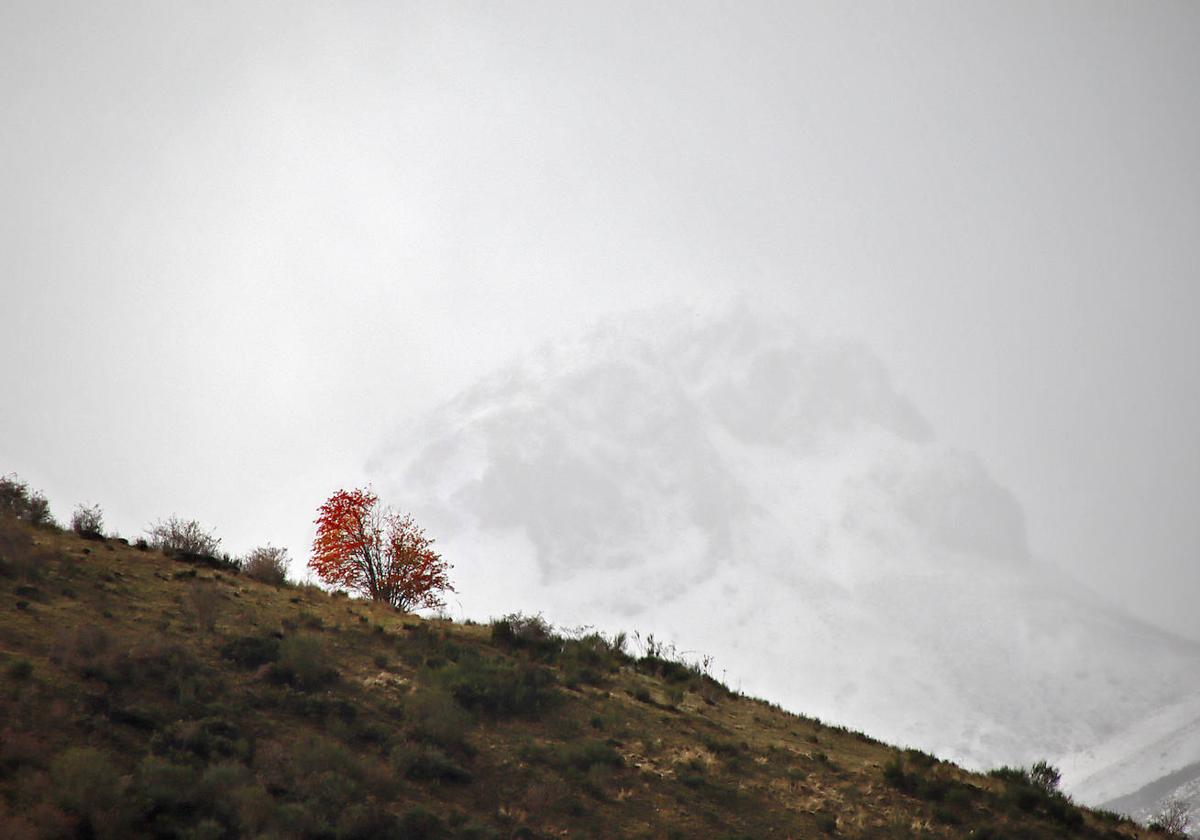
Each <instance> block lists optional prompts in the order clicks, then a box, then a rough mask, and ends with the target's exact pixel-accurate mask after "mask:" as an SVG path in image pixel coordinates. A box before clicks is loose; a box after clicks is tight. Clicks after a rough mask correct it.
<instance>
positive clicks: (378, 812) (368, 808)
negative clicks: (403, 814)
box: [337, 803, 407, 840]
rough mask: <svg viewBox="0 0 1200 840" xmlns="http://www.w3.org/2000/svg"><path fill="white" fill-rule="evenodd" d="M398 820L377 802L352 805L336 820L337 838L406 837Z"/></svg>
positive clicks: (380, 839) (379, 839) (376, 839)
mask: <svg viewBox="0 0 1200 840" xmlns="http://www.w3.org/2000/svg"><path fill="white" fill-rule="evenodd" d="M406 836H407V835H406V834H404V833H403V829H402V828H401V825H400V820H399V819H398V818H397V817H396V816H395V815H394V814H391V813H389V812H388V811H386V810H385V809H384V808H383V807H382V806H381V805H379V804H377V803H359V804H357V805H352V806H350V808H348V809H347V810H346V812H345V813H344V814H343V815H342V817H341V819H339V820H338V824H337V838H338V840H393V838H397V837H406Z"/></svg>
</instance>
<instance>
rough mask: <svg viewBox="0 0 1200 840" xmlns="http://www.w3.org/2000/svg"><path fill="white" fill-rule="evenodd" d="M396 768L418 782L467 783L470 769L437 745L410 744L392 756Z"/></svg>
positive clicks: (469, 778)
mask: <svg viewBox="0 0 1200 840" xmlns="http://www.w3.org/2000/svg"><path fill="white" fill-rule="evenodd" d="M393 764H394V765H395V767H396V769H397V770H398V771H399V772H400V773H401V774H402V775H403V776H404V777H405V778H406V779H412V780H414V781H420V782H447V783H450V784H469V783H470V782H471V781H472V778H473V777H472V775H471V771H470V770H467V769H466V768H465V767H463V766H462V765H460V764H459V763H458V762H456V761H454V760H453V759H451V758H450V757H449V756H448V755H446V754H445V753H444V752H442V751H441V750H439V749H438V748H437V747H432V746H428V745H424V744H416V745H410V746H409V747H407V748H405V749H403V750H400V751H398V752H397V753H396V755H395V756H394V757H393Z"/></svg>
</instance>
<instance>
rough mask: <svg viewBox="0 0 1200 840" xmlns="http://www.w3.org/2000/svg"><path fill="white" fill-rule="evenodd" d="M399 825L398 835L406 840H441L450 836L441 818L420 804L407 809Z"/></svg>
mask: <svg viewBox="0 0 1200 840" xmlns="http://www.w3.org/2000/svg"><path fill="white" fill-rule="evenodd" d="M399 826H400V833H399V835H398V836H399V837H403V838H405V840H441V838H445V837H449V836H450V835H449V832H448V831H447V829H446V825H445V823H443V822H442V820H441V818H440V817H438V815H437V814H435V813H433V812H432V811H429V810H428V809H426V808H423V807H422V806H420V805H417V806H416V807H414V808H410V809H409V810H408V811H405V812H404V814H402V815H401V816H400V820H399Z"/></svg>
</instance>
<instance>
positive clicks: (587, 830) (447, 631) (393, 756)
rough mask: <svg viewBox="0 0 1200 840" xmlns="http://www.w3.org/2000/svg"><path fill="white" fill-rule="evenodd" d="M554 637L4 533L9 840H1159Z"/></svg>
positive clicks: (1021, 781) (191, 564)
mask: <svg viewBox="0 0 1200 840" xmlns="http://www.w3.org/2000/svg"><path fill="white" fill-rule="evenodd" d="M547 631H548V628H546V627H545V626H544V625H542V624H541V623H540V622H538V621H537V620H528V619H514V620H507V621H498V622H494V623H492V624H490V625H477V624H470V623H468V624H465V625H464V624H455V623H451V622H447V621H430V620H422V619H419V618H417V617H415V616H411V615H403V614H400V613H397V612H395V611H393V610H390V609H388V608H385V607H381V606H379V605H375V604H372V603H367V602H363V601H359V600H352V599H348V598H346V597H345V596H338V595H330V594H327V593H325V592H323V591H321V590H319V589H317V588H313V587H299V588H297V587H289V586H270V585H267V584H262V583H258V582H256V581H253V580H250V579H248V578H246V577H245V576H241V575H238V574H236V573H235V571H234V570H233V569H231V568H228V567H221V564H220V563H211V562H208V561H205V560H203V559H202V558H197V557H191V558H181V557H168V556H165V555H164V554H162V553H160V552H156V551H152V550H148V549H144V548H143V549H139V548H137V547H135V546H130V545H128V544H126V543H125V542H124V541H121V540H114V539H107V540H105V539H99V538H93V539H83V538H81V537H79V536H77V535H75V534H74V533H71V532H64V531H59V530H57V529H54V528H51V527H45V526H43V527H35V526H32V525H30V524H28V523H26V522H21V521H17V520H15V519H13V518H12V517H11V516H9V517H3V516H0V837H3V838H25V837H114V838H116V837H132V836H159V837H196V838H222V837H260V836H262V837H281V838H282V837H298V838H299V837H339V838H340V837H345V838H360V837H361V838H369V837H381V838H382V837H412V838H424V837H430V838H434V837H445V838H551V837H555V838H561V837H580V838H584V837H597V838H599V837H646V838H675V837H679V838H684V837H689V838H690V837H702V838H710V837H712V838H735V837H736V838H769V837H777V838H809V837H813V838H815V837H824V836H830V835H833V836H838V837H864V838H865V837H869V838H910V837H956V838H957V837H975V838H1000V837H1004V838H1053V837H1068V836H1069V837H1097V838H1100V837H1111V838H1116V837H1150V836H1157V835H1155V834H1153V833H1152V832H1149V831H1147V830H1145V829H1141V828H1138V827H1137V826H1135V825H1133V824H1132V823H1130V822H1128V821H1123V820H1120V819H1119V818H1117V817H1116V816H1115V815H1101V814H1096V813H1093V812H1090V811H1087V810H1083V809H1078V808H1076V807H1074V806H1073V805H1071V804H1070V803H1069V802H1068V801H1067V800H1066V799H1065V798H1064V797H1062V796H1060V795H1058V794H1055V793H1052V792H1046V791H1045V790H1043V789H1041V788H1039V787H1037V786H1035V785H1032V784H1030V783H1029V782H1028V781H1027V779H1026V777H1025V776H1024V775H1023V774H1021V773H1019V772H1015V771H1010V772H1007V773H1002V774H1000V775H998V776H997V775H992V776H981V775H976V774H972V773H968V772H965V771H963V770H961V769H959V768H957V767H955V766H953V765H950V764H946V763H942V762H938V761H935V760H933V759H932V758H931V757H929V756H926V755H923V754H921V753H917V752H914V751H907V752H906V751H903V750H899V749H896V748H893V747H889V746H886V745H884V744H881V743H878V742H875V741H873V740H872V739H870V738H868V737H866V736H864V735H861V734H859V733H855V732H850V731H847V730H844V729H839V728H833V727H829V726H826V725H823V724H821V723H820V722H819V721H816V720H812V719H808V718H805V717H798V716H795V715H792V714H788V713H785V712H783V711H781V710H780V709H778V708H774V707H772V706H770V705H769V704H766V703H764V702H762V701H758V700H754V699H750V698H746V697H741V696H737V695H734V694H732V693H730V692H729V691H728V690H727V689H725V688H724V687H723V686H721V685H719V684H718V683H716V682H715V681H713V680H712V679H710V678H709V677H707V676H705V675H704V674H702V673H699V672H698V671H697V670H696V669H694V668H689V667H687V666H685V665H683V664H681V663H677V662H673V661H670V660H669V659H666V658H662V657H660V656H654V655H651V656H641V657H636V658H635V657H634V656H631V655H629V654H628V653H626V652H625V650H624V645H622V644H621V643H620V640H611V639H606V638H603V637H601V636H598V635H592V636H586V637H582V638H560V637H557V636H555V635H553V634H551V633H548V632H547ZM877 690H879V691H887V690H888V687H887V686H886V685H880V686H877Z"/></svg>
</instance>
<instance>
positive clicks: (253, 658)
mask: <svg viewBox="0 0 1200 840" xmlns="http://www.w3.org/2000/svg"><path fill="white" fill-rule="evenodd" d="M221 656H223V657H225V658H226V659H228V660H229V661H230V662H233V663H234V664H235V665H238V666H240V667H242V668H258V667H261V666H263V665H268V664H270V663H272V662H276V661H278V659H279V639H277V638H275V637H274V636H238V637H237V638H235V639H230V640H229V641H228V642H226V643H225V644H224V645H222V646H221Z"/></svg>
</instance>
